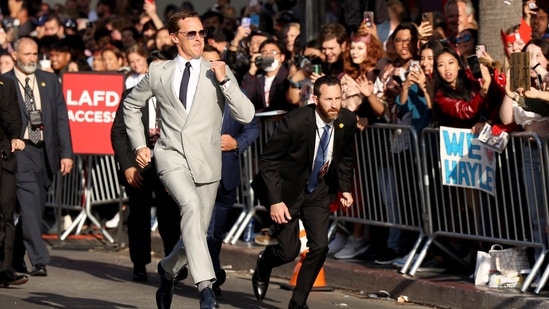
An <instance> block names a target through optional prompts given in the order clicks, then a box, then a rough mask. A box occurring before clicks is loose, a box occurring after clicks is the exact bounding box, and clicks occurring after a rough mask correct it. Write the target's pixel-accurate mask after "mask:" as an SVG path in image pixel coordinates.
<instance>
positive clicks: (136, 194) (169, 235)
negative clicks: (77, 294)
mask: <svg viewBox="0 0 549 309" xmlns="http://www.w3.org/2000/svg"><path fill="white" fill-rule="evenodd" d="M132 89H133V88H132ZM132 89H129V90H127V91H126V93H125V94H127V93H129V92H130V91H131V90H132ZM124 97H125V95H124ZM123 100H124V99H122V102H123ZM123 109H124V105H123V104H119V105H118V110H117V111H116V116H115V118H114V122H113V126H112V128H111V143H112V148H113V149H114V154H115V158H116V160H117V161H118V165H119V168H120V170H119V173H118V180H119V181H120V183H121V184H122V185H123V186H124V188H125V189H126V194H127V195H128V206H129V209H130V214H129V217H128V244H129V248H130V258H131V260H132V263H133V280H134V281H147V280H148V277H147V271H146V268H145V265H147V264H149V263H150V262H151V206H152V205H156V206H157V207H156V209H157V213H156V215H157V218H158V232H159V233H160V237H162V243H163V245H164V254H165V255H168V254H170V252H171V251H172V249H173V247H174V246H175V244H176V243H177V242H178V241H179V238H180V237H181V232H180V227H179V224H180V222H181V221H180V215H179V206H177V204H176V203H175V201H174V200H173V199H172V197H171V196H170V195H169V194H168V192H167V191H166V188H165V187H164V185H163V184H162V183H161V182H160V178H158V174H157V172H156V165H155V164H149V165H147V166H146V167H145V168H140V167H139V166H138V165H137V162H136V161H135V151H134V150H133V149H132V147H131V144H130V141H129V138H128V135H127V133H126V125H125V123H124V110H123ZM141 112H142V117H141V120H142V122H143V127H144V129H145V130H144V131H143V135H144V136H146V137H147V146H148V147H149V148H151V151H152V149H153V148H154V143H155V142H156V139H157V138H158V135H157V134H160V131H159V130H160V129H159V128H158V123H157V117H156V114H157V112H158V111H157V110H156V99H155V98H150V99H149V100H148V102H147V105H146V106H145V107H144V108H143V109H142V110H141ZM153 161H154V157H153ZM153 193H154V196H155V200H153ZM183 277H186V275H185V276H183V275H182V274H181V273H180V277H179V278H180V279H184V278H183Z"/></svg>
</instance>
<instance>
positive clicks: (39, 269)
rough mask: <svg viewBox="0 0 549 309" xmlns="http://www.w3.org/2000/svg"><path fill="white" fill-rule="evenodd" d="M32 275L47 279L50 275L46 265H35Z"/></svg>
mask: <svg viewBox="0 0 549 309" xmlns="http://www.w3.org/2000/svg"><path fill="white" fill-rule="evenodd" d="M30 275H31V276H35V277H46V276H47V275H48V271H47V270H46V265H44V264H36V265H34V267H33V268H32V270H31V272H30Z"/></svg>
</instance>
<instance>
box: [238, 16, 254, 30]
mask: <svg viewBox="0 0 549 309" xmlns="http://www.w3.org/2000/svg"><path fill="white" fill-rule="evenodd" d="M250 22H251V20H250V18H249V17H242V20H241V21H240V25H241V26H243V27H247V28H250Z"/></svg>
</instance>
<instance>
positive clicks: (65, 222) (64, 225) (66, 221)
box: [48, 215, 72, 235]
mask: <svg viewBox="0 0 549 309" xmlns="http://www.w3.org/2000/svg"><path fill="white" fill-rule="evenodd" d="M71 224H72V217H71V216H70V215H65V216H63V217H61V231H59V230H58V226H57V225H58V219H56V220H55V222H54V223H53V224H52V225H51V227H50V229H49V230H48V234H51V235H53V234H57V233H59V232H64V231H66V230H68V229H69V227H70V226H71Z"/></svg>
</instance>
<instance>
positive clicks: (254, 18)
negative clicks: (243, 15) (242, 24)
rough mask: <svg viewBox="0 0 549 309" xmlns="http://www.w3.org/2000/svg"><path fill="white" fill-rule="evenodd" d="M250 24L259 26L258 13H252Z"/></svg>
mask: <svg viewBox="0 0 549 309" xmlns="http://www.w3.org/2000/svg"><path fill="white" fill-rule="evenodd" d="M250 25H252V26H254V27H256V28H259V15H258V14H252V15H251V16H250Z"/></svg>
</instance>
